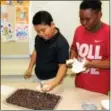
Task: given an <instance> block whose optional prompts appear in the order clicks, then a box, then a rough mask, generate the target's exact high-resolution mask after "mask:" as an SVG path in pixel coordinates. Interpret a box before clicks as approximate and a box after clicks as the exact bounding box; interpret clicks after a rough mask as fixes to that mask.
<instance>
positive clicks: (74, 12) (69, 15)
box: [29, 1, 109, 54]
mask: <svg viewBox="0 0 111 111" xmlns="http://www.w3.org/2000/svg"><path fill="white" fill-rule="evenodd" d="M80 3H81V1H30V27H29V28H30V32H29V48H30V49H29V50H30V54H31V53H32V51H33V49H34V39H35V36H36V32H35V31H34V29H33V26H32V17H33V15H34V14H35V13H36V12H37V11H39V10H47V11H49V12H50V13H51V14H52V16H53V19H54V22H55V24H56V26H57V27H58V28H59V29H60V31H61V33H62V34H63V35H64V36H65V37H66V39H67V40H68V42H69V44H70V45H71V43H72V38H73V35H74V31H75V29H76V27H77V26H78V25H79V24H80V22H79V15H78V14H79V13H78V11H79V4H80ZM102 3H103V4H102V12H103V16H102V20H103V21H104V22H106V23H109V1H102Z"/></svg>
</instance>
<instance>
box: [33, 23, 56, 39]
mask: <svg viewBox="0 0 111 111" xmlns="http://www.w3.org/2000/svg"><path fill="white" fill-rule="evenodd" d="M34 28H35V30H36V32H37V34H38V35H39V36H40V37H41V38H43V39H45V40H48V39H50V38H51V37H52V36H53V35H54V29H55V25H54V23H51V25H44V24H38V25H35V26H34Z"/></svg>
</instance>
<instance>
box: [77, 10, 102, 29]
mask: <svg viewBox="0 0 111 111" xmlns="http://www.w3.org/2000/svg"><path fill="white" fill-rule="evenodd" d="M79 17H80V23H81V24H82V25H83V26H84V28H85V29H86V30H91V29H93V28H94V27H95V26H96V25H97V24H98V22H99V21H100V18H101V12H97V11H95V10H91V9H81V10H80V12H79Z"/></svg>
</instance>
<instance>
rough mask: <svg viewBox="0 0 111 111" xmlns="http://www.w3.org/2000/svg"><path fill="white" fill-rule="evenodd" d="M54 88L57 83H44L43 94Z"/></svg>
mask: <svg viewBox="0 0 111 111" xmlns="http://www.w3.org/2000/svg"><path fill="white" fill-rule="evenodd" d="M56 86H57V83H56V82H55V81H54V80H53V81H50V82H46V83H44V84H43V88H42V90H43V91H44V92H49V91H51V90H52V89H53V88H55V87H56Z"/></svg>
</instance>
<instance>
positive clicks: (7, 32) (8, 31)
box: [1, 22, 15, 42]
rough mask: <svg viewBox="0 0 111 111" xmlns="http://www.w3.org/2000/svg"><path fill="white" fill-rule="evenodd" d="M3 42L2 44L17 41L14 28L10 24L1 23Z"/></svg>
mask: <svg viewBox="0 0 111 111" xmlns="http://www.w3.org/2000/svg"><path fill="white" fill-rule="evenodd" d="M1 40H2V42H9V41H12V40H15V38H14V33H13V29H12V26H11V24H10V23H8V22H1Z"/></svg>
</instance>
